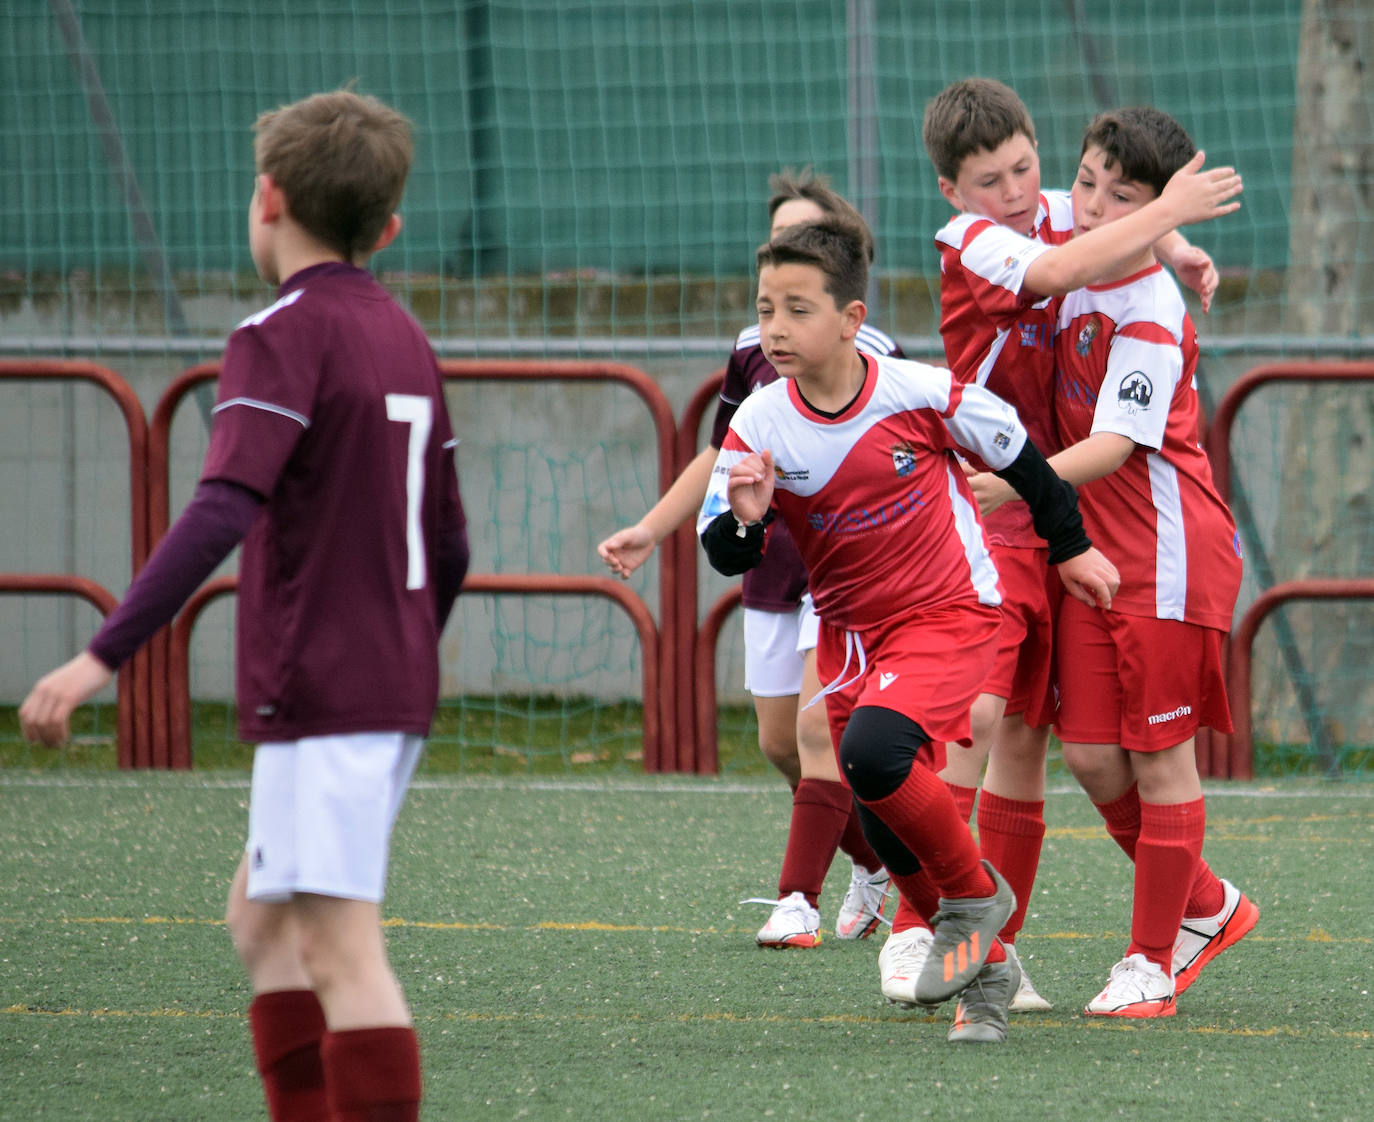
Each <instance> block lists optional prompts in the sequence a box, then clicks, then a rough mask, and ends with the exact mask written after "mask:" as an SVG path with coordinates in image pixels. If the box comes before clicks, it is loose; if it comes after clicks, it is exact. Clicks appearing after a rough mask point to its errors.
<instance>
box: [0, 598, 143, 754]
mask: <svg viewBox="0 0 1374 1122" xmlns="http://www.w3.org/2000/svg"><path fill="white" fill-rule="evenodd" d="M6 592H13V593H17V594H19V595H25V596H34V595H37V596H78V597H80V598H81V599H82V600H85V601H86V602H87V603H89V604H93V605H95V607H96V608H98V609H99V610H100V611H101V613H103V614H104V615H109V614H110V613H111V612H112V611H114V609H115V605H116V604H117V603H119V601H118V600H116V599H115V596H114V593H112V592H111V591H110V590H109V589H107V588H106V587H105V586H104V585H100V584H96V583H95V581H93V580H88V579H87V578H86V577H74V576H68V575H65V574H61V573H0V593H6ZM131 670H132V666H129V667H125V668H124V669H123V670H121V671H120V672H119V674H118V676H117V677H116V679H115V759H116V762H117V763H118V765H119V767H121V768H130V767H133V766H135V765H134V726H135V722H136V717H135V712H136V710H137V708H138V705H137V701H136V698H135V695H134V691H135V689H136V688H137V685H138V682H137V679H136V677H135V675H134V674H133V673H131Z"/></svg>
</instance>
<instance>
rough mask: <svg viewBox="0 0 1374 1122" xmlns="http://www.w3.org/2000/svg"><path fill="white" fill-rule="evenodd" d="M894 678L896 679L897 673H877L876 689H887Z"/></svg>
mask: <svg viewBox="0 0 1374 1122" xmlns="http://www.w3.org/2000/svg"><path fill="white" fill-rule="evenodd" d="M896 680H897V675H896V674H879V675H878V689H879V690H885V689H887V687H888V686H890V685H892V683H893V682H895V681H896Z"/></svg>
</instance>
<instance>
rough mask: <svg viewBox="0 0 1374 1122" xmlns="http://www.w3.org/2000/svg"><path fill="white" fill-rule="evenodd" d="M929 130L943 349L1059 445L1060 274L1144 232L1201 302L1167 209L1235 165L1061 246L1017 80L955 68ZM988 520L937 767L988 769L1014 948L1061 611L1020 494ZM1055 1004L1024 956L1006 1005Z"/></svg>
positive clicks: (1189, 179) (898, 949) (903, 923)
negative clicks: (991, 637)
mask: <svg viewBox="0 0 1374 1122" xmlns="http://www.w3.org/2000/svg"><path fill="white" fill-rule="evenodd" d="M922 138H923V141H924V143H925V146H926V149H927V152H928V153H929V155H930V158H931V161H932V163H933V165H934V167H935V169H936V172H937V175H938V177H939V178H938V185H939V188H940V191H941V193H942V194H943V195H944V197H945V198H946V199H947V200H948V201H949V203H950V204H951V205H952V206H953V207H954V208H955V210H956V211H958V215H957V216H956V217H955V218H954V219H952V220H951V221H950V222H949V223H947V224H946V225H945V226H944V227H943V228H942V229H941V230H940V231H939V232H938V233H937V234H936V238H935V243H936V248H937V250H938V251H939V254H940V266H941V278H940V307H941V321H940V330H941V336H942V339H943V341H944V345H945V353H946V360H947V362H948V364H949V366H950V368H951V369H952V370H953V371H954V372H955V374H956V376H957V377H958V378H959V379H960V380H961V381H963V382H976V383H977V384H979V385H983V386H986V387H988V388H989V389H991V390H993V391H994V392H995V393H997V394H998V395H999V396H1001V397H1003V398H1004V399H1005V400H1007V401H1009V402H1010V403H1011V404H1013V405H1014V406H1015V407H1016V410H1017V413H1018V415H1019V417H1020V419H1021V421H1022V423H1023V424H1024V425H1026V427H1027V429H1028V431H1029V432H1030V434H1031V437H1032V439H1033V440H1034V441H1035V443H1036V445H1037V446H1038V447H1040V448H1042V449H1044V450H1046V451H1047V452H1048V451H1053V450H1055V449H1056V448H1057V447H1058V445H1057V443H1056V437H1055V431H1054V426H1053V418H1052V386H1053V367H1054V364H1053V349H1052V348H1053V335H1054V314H1055V301H1054V299H1052V297H1054V296H1055V295H1057V294H1058V293H1059V292H1061V291H1062V286H1063V285H1064V284H1065V283H1071V282H1072V281H1074V280H1078V281H1080V282H1081V281H1082V280H1085V279H1091V278H1092V277H1093V276H1095V275H1097V274H1099V273H1105V272H1107V271H1109V270H1110V269H1111V268H1113V267H1114V263H1115V262H1117V261H1119V260H1120V257H1121V255H1122V253H1123V249H1122V246H1123V243H1129V244H1132V245H1134V247H1135V248H1136V249H1143V248H1145V247H1146V246H1147V245H1149V244H1150V242H1152V241H1153V242H1154V243H1155V244H1156V246H1157V248H1158V249H1159V251H1160V252H1161V253H1163V254H1166V255H1167V256H1168V259H1169V260H1170V261H1171V263H1172V264H1174V266H1175V268H1178V269H1179V270H1180V272H1181V275H1185V276H1187V277H1189V279H1190V280H1191V281H1192V283H1194V284H1196V285H1197V286H1198V287H1199V290H1200V292H1201V295H1202V298H1203V304H1204V307H1205V306H1206V305H1207V304H1208V303H1209V302H1210V298H1211V294H1212V290H1213V289H1214V288H1215V284H1216V271H1215V269H1214V268H1213V267H1212V265H1211V260H1210V258H1209V257H1207V255H1206V254H1205V253H1202V252H1201V251H1200V250H1196V249H1195V248H1193V247H1191V246H1189V245H1188V243H1187V241H1186V240H1185V239H1184V238H1183V237H1182V236H1181V235H1179V234H1178V233H1177V232H1176V231H1175V230H1173V229H1171V228H1170V226H1169V223H1171V222H1175V221H1177V222H1179V223H1182V222H1187V221H1196V220H1200V219H1203V218H1206V217H1210V216H1212V215H1214V214H1216V213H1222V212H1224V211H1225V210H1227V209H1230V205H1231V204H1229V202H1228V201H1227V200H1228V199H1229V197H1230V193H1231V192H1232V190H1233V189H1234V188H1235V186H1237V184H1236V179H1235V176H1234V174H1233V173H1232V172H1231V171H1230V169H1220V170H1217V171H1208V172H1198V171H1197V169H1196V168H1195V167H1190V168H1189V169H1188V170H1187V171H1186V172H1185V173H1181V174H1180V176H1179V178H1178V181H1177V182H1176V183H1174V184H1173V185H1172V188H1173V189H1172V191H1171V196H1170V200H1168V201H1169V202H1177V203H1178V208H1177V209H1176V210H1174V211H1172V213H1170V212H1169V211H1168V208H1167V207H1166V206H1165V200H1160V201H1159V202H1157V203H1156V205H1155V208H1154V211H1153V212H1151V213H1149V214H1146V215H1142V216H1140V218H1139V219H1138V220H1137V222H1136V226H1135V228H1133V229H1126V230H1121V231H1118V232H1117V236H1116V237H1114V238H1108V237H1107V236H1106V235H1100V236H1098V237H1096V238H1095V239H1094V240H1092V241H1090V242H1086V243H1084V242H1080V243H1078V244H1077V245H1072V246H1066V245H1065V243H1067V242H1068V240H1069V238H1070V236H1071V234H1072V207H1071V203H1070V200H1069V197H1068V194H1067V192H1052V191H1046V192H1042V191H1041V187H1040V165H1039V159H1038V155H1037V151H1036V143H1035V128H1034V125H1033V123H1032V121H1031V118H1030V114H1029V112H1028V111H1027V109H1026V107H1025V105H1024V104H1023V103H1022V101H1021V99H1020V98H1019V97H1017V95H1016V93H1015V92H1014V91H1013V90H1011V89H1009V88H1008V87H1007V86H1005V85H1003V84H1002V83H1000V82H996V81H993V80H990V79H981V78H972V79H964V80H961V81H958V82H954V83H952V84H951V85H949V86H947V87H946V88H945V89H944V90H942V91H941V92H940V94H939V95H937V96H936V97H935V98H933V99H932V100H931V102H930V103H929V104H928V105H927V107H926V110H925V114H924V119H923V123H922ZM1147 218H1148V219H1149V221H1148V222H1147V221H1144V219H1147ZM985 525H986V530H987V534H988V539H989V542H990V544H991V547H992V552H993V556H994V559H995V561H996V564H997V569H998V572H999V574H1000V576H1001V579H1002V584H1003V603H1002V629H1001V632H1000V633H999V637H998V648H999V649H998V656H997V659H996V661H995V663H994V665H993V668H992V670H991V671H990V673H989V675H988V679H987V681H986V682H985V683H984V688H983V692H982V693H981V694H980V695H979V697H978V699H977V700H976V701H975V703H974V706H973V712H972V721H973V742H972V744H971V745H970V746H969V747H968V748H963V747H961V746H958V745H950V746H949V749H948V763H947V766H946V768H945V770H944V772H943V773H942V774H943V776H944V778H945V780H946V781H947V782H948V783H949V784H950V785H951V788H952V789H953V791H954V793H955V798H956V800H957V801H958V803H959V805H960V809H961V811H962V812H964V813H965V814H967V813H968V812H969V811H970V810H971V808H972V806H973V803H974V799H975V796H978V788H979V786H980V781H981V788H982V793H981V796H978V834H979V842H980V845H981V846H982V848H983V851H984V853H985V854H986V855H987V856H988V857H989V859H991V860H992V861H993V862H994V864H996V865H997V866H998V867H999V868H1001V869H1003V871H1004V872H1005V873H1006V876H1007V878H1008V880H1009V882H1010V883H1011V884H1012V886H1013V888H1014V889H1015V891H1016V893H1017V898H1018V901H1019V905H1018V907H1017V910H1016V912H1014V913H1013V915H1012V916H1011V918H1010V919H1009V920H1008V922H1007V926H1006V928H1005V929H1004V930H1003V931H1002V932H1001V936H1002V938H1003V939H1004V940H1005V941H1006V942H1007V945H1008V946H1009V947H1010V948H1011V953H1012V954H1013V955H1015V954H1016V950H1015V939H1016V937H1017V935H1018V934H1019V932H1020V929H1021V926H1022V923H1023V922H1024V918H1025V910H1026V906H1027V904H1028V903H1029V900H1030V897H1031V893H1032V891H1033V888H1034V882H1035V876H1036V872H1037V869H1038V864H1039V851H1040V844H1041V841H1042V839H1043V837H1044V832H1045V821H1044V774H1045V759H1046V755H1047V749H1048V741H1049V731H1050V730H1049V726H1050V723H1051V721H1052V718H1053V713H1054V707H1055V693H1054V681H1053V673H1052V670H1053V659H1054V649H1053V633H1054V613H1055V610H1056V608H1057V605H1058V603H1059V600H1060V598H1061V588H1062V586H1061V584H1060V582H1059V581H1058V579H1057V578H1055V576H1054V575H1053V574H1052V573H1051V572H1050V571H1049V567H1048V566H1047V564H1046V560H1045V543H1044V541H1043V539H1041V538H1040V537H1039V536H1038V535H1037V534H1036V533H1035V531H1034V527H1033V526H1032V523H1031V518H1030V515H1029V512H1028V510H1027V509H1026V506H1025V504H1024V503H1021V502H1017V503H1014V504H1010V505H1009V506H1008V507H1006V508H1004V509H1002V510H999V511H997V512H996V513H995V514H993V515H991V516H990V517H988V518H986V519H985ZM985 763H986V766H987V773H986V776H984V775H983V767H984V764H985ZM923 906H924V907H925V908H926V909H927V910H929V908H930V906H931V905H930V903H929V902H928V901H927V902H925V903H924V904H923ZM919 910H920V909H919V907H913V906H912V905H911V903H909V902H908V901H907V899H906V898H905V897H904V898H903V902H902V905H901V906H900V907H899V909H898V912H897V915H896V916H895V917H894V921H893V934H892V935H891V936H890V937H889V940H888V944H887V945H886V946H885V947H884V950H883V955H882V957H881V959H880V967H881V973H882V987H883V992H884V994H885V995H886V996H887V997H888V999H889V1000H894V1001H897V1002H898V1003H901V1004H909V1003H910V1000H911V998H910V987H911V979H912V977H913V974H914V969H913V967H918V966H919V963H920V960H921V958H922V956H923V954H924V953H925V951H926V948H927V946H928V940H929V933H928V929H926V922H925V920H924V919H923V918H922V917H921V916H920V914H919ZM1049 1008H1051V1006H1050V1003H1049V1002H1048V1001H1046V1000H1045V999H1044V998H1043V997H1041V996H1040V994H1039V993H1038V992H1037V991H1036V989H1035V987H1034V985H1033V984H1032V983H1031V980H1030V978H1029V976H1028V975H1027V974H1025V972H1024V971H1023V974H1022V981H1021V987H1020V990H1019V992H1018V993H1017V996H1016V999H1015V1001H1014V1002H1013V1009H1014V1010H1016V1011H1024V1012H1035V1011H1043V1010H1046V1009H1049Z"/></svg>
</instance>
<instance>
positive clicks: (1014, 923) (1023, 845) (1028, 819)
mask: <svg viewBox="0 0 1374 1122" xmlns="http://www.w3.org/2000/svg"><path fill="white" fill-rule="evenodd" d="M1044 841H1045V804H1044V802H1043V801H1041V802H1023V801H1022V800H1020V799H1004V798H1003V797H1002V796H1001V795H994V794H992V793H991V792H990V791H988V790H987V789H986V788H984V790H983V794H982V795H981V796H980V798H979V800H978V848H979V849H981V850H982V851H983V856H984V857H986V858H987V859H988V860H989V861H991V862H992V867H993V868H994V869H996V870H997V871H998V872H999V873H1001V874H1002V875H1003V876H1004V877H1006V878H1007V883H1008V884H1009V885H1011V890H1012V891H1013V892H1015V893H1016V910H1015V911H1014V912H1012V913H1011V918H1010V919H1008V920H1007V924H1006V926H1005V927H1003V928H1002V938H1003V939H1004V940H1005V941H1007V942H1008V943H1011V942H1015V940H1016V934H1017V932H1018V931H1020V930H1021V925H1022V924H1023V923H1024V922H1025V920H1026V907H1027V905H1029V904H1030V898H1031V893H1032V892H1033V891H1034V889H1035V873H1036V870H1037V869H1038V868H1039V867H1040V848H1041V846H1042V845H1043V844H1044Z"/></svg>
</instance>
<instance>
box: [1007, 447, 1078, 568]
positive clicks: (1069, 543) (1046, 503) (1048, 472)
mask: <svg viewBox="0 0 1374 1122" xmlns="http://www.w3.org/2000/svg"><path fill="white" fill-rule="evenodd" d="M993 474H994V475H996V476H998V478H1000V479H1005V480H1006V481H1007V482H1008V483H1010V484H1011V485H1012V486H1013V487H1015V488H1016V493H1017V494H1018V495H1020V496H1021V497H1022V498H1023V499H1025V500H1026V505H1027V506H1028V507H1030V512H1031V518H1032V519H1033V520H1034V522H1035V532H1036V533H1037V534H1039V535H1040V536H1041V537H1042V538H1044V539H1045V540H1046V541H1047V542H1049V544H1050V556H1049V562H1050V564H1051V565H1058V564H1060V563H1062V562H1064V561H1067V560H1068V559H1069V558H1070V557H1077V556H1078V555H1079V554H1080V553H1086V552H1087V551H1088V550H1089V549H1091V548H1092V544H1093V543H1092V541H1091V540H1090V539H1089V538H1088V535H1087V533H1086V532H1085V531H1084V529H1083V518H1082V516H1081V515H1080V514H1079V513H1078V494H1077V492H1076V491H1074V489H1073V485H1072V484H1070V483H1066V482H1065V481H1064V480H1062V479H1060V478H1059V476H1057V475H1055V473H1054V469H1053V468H1052V467H1050V465H1049V464H1048V463H1046V462H1045V457H1044V456H1042V455H1041V454H1040V449H1039V448H1037V447H1036V446H1035V445H1034V444H1033V443H1031V441H1030V440H1029V439H1027V440H1026V443H1025V444H1024V445H1022V447H1021V452H1020V454H1019V455H1018V456H1017V457H1016V459H1014V460H1012V462H1011V463H1010V464H1008V465H1007V466H1006V467H1004V468H1003V469H1002V470H1001V471H997V472H994V473H993Z"/></svg>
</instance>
